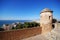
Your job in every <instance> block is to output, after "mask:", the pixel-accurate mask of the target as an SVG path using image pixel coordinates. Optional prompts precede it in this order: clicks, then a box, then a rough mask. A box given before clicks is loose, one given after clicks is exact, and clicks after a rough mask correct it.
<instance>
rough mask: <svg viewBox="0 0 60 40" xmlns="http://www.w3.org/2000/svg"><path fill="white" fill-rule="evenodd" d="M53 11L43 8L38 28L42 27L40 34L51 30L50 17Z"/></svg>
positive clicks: (51, 17)
mask: <svg viewBox="0 0 60 40" xmlns="http://www.w3.org/2000/svg"><path fill="white" fill-rule="evenodd" d="M52 13H53V11H52V10H50V9H48V8H45V9H43V10H42V11H41V13H40V27H42V34H43V33H47V32H49V31H51V29H52V19H53V15H52Z"/></svg>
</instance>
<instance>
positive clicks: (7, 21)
mask: <svg viewBox="0 0 60 40" xmlns="http://www.w3.org/2000/svg"><path fill="white" fill-rule="evenodd" d="M16 22H20V23H24V22H31V20H0V27H2V26H3V24H12V23H16Z"/></svg>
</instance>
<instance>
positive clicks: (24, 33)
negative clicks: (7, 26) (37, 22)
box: [0, 27, 42, 40]
mask: <svg viewBox="0 0 60 40" xmlns="http://www.w3.org/2000/svg"><path fill="white" fill-rule="evenodd" d="M41 29H42V28H41V27H36V28H27V29H22V30H11V31H2V32H0V40H21V39H23V38H27V37H31V36H35V35H38V34H41V31H42V30H41Z"/></svg>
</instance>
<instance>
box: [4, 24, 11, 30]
mask: <svg viewBox="0 0 60 40" xmlns="http://www.w3.org/2000/svg"><path fill="white" fill-rule="evenodd" d="M3 29H4V30H11V25H9V24H3Z"/></svg>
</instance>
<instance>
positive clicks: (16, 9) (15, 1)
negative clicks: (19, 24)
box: [0, 0, 60, 20]
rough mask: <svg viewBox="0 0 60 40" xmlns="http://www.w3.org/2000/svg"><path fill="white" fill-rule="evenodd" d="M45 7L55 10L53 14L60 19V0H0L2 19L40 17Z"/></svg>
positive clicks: (31, 18) (32, 18)
mask: <svg viewBox="0 0 60 40" xmlns="http://www.w3.org/2000/svg"><path fill="white" fill-rule="evenodd" d="M44 8H49V9H51V10H53V11H54V12H53V16H54V18H56V19H60V0H0V20H35V19H40V12H41V10H42V9H44Z"/></svg>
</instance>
